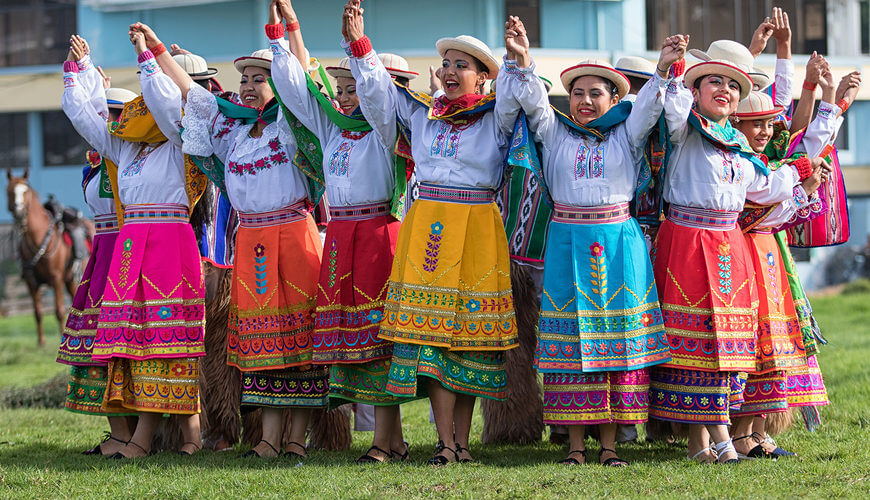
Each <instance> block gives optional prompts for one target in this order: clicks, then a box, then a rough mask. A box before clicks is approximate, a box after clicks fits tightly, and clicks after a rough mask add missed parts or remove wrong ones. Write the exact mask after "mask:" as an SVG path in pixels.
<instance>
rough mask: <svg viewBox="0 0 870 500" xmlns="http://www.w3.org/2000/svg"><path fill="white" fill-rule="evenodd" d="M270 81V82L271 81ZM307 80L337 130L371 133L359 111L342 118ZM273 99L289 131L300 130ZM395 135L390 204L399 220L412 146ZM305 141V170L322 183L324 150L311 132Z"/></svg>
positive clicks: (288, 113)
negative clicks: (287, 124) (289, 125)
mask: <svg viewBox="0 0 870 500" xmlns="http://www.w3.org/2000/svg"><path fill="white" fill-rule="evenodd" d="M269 81H270V83H271V80H269ZM306 81H307V85H308V92H309V93H310V94H311V95H312V96H314V98H315V99H316V100H317V103H318V104H319V105H320V108H321V109H322V110H323V112H324V114H326V117H327V118H329V121H331V122H332V123H333V124H334V125H335V126H336V127H338V128H340V129H341V130H344V131H347V132H369V131H371V130H372V126H371V125H369V122H368V121H366V119H365V117H364V116H363V115H362V113H361V112H359V108H357V109H356V110H355V111H354V113H352V114H351V115H345V114H344V113H342V112H340V111H339V110H337V109H335V107H334V106H333V105H332V102H331V101H330V100H329V98H327V97H326V96H325V95H323V94H322V93H321V92H320V89H318V88H317V84H316V83H314V80H312V79H311V77H310V76H307V75H306ZM273 89H274V86H273ZM275 98H276V99H277V100H278V103H279V105H280V108H281V111H282V112H283V113H284V118H286V119H287V123H290V124H291V128H294V127H295V126H300V127H301V123H300V122H299V120H298V119H297V118H296V116H294V115H293V113H292V112H291V111H290V109H289V108H287V106H286V105H285V104H284V103H283V101H281V98H280V96H279V95H278V92H277V91H276V92H275ZM294 124H296V125H294ZM396 135H397V140H396V144H395V146H394V148H393V149H394V156H393V158H394V165H393V168H394V174H395V175H394V177H395V179H396V184H395V187H394V188H393V199H392V200H391V202H390V213H391V214H392V215H393V217H395V218H396V219H401V218H402V214H404V213H405V208H404V203H405V192H406V190H407V185H408V178H409V177H410V176H411V172H413V170H414V162H413V159H412V158H411V157H410V154H409V153H410V149H411V147H410V143H409V142H408V140H407V136H406V135H405V134H403V133H401V131H399V133H397V134H396ZM304 140H305V141H306V148H307V149H308V153H307V154H306V158H305V159H306V160H307V164H306V167H307V168H308V169H310V171H311V173H312V175H313V176H315V177H316V178H317V179H320V180H321V181H322V180H323V179H324V175H323V149H322V146H321V144H320V140H319V139H317V137H316V136H314V134H313V133H312V134H311V135H310V137H309V136H306V137H305V138H304ZM297 142H299V137H298V136H297ZM300 149H301V147H300ZM400 152H401V153H400ZM297 156H298V155H297Z"/></svg>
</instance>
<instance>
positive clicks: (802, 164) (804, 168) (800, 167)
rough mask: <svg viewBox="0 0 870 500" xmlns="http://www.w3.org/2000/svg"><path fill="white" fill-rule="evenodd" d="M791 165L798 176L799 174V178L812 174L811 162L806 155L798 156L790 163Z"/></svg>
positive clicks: (802, 178)
mask: <svg viewBox="0 0 870 500" xmlns="http://www.w3.org/2000/svg"><path fill="white" fill-rule="evenodd" d="M791 166H792V167H794V169H795V170H797V173H798V176H800V178H801V180H804V179H806V178H807V177H809V176H811V175H813V164H812V162H810V159H809V158H807V157H806V156H802V157H800V158H798V159H797V160H795V161H794V163H792V164H791Z"/></svg>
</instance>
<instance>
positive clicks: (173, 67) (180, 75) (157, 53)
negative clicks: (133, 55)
mask: <svg viewBox="0 0 870 500" xmlns="http://www.w3.org/2000/svg"><path fill="white" fill-rule="evenodd" d="M136 32H138V33H141V34H142V35H143V36H144V38H145V45H146V47H147V48H148V50H150V51H151V53H152V54H153V55H154V60H155V61H156V62H157V64H158V65H159V66H160V69H161V70H163V73H165V74H166V76H168V77H169V78H170V79H171V80H172V82H173V83H175V85H176V86H177V87H178V89H179V90H180V91H181V98H182V99H185V100H186V99H187V93H188V92H190V87H191V85H194V81H193V79H192V78H191V77H190V75H188V74H187V72H185V71H184V70H183V69H182V68H181V66H179V65H178V63H177V62H175V59H173V58H172V55H170V53H169V52H168V51H167V50H166V46H165V45H163V43H162V42H161V41H160V39H159V38H157V34H156V33H154V30H152V29H151V28H150V27H149V26H148V25H147V24H143V23H136V24H131V25H130V33H131V34H132V33H136Z"/></svg>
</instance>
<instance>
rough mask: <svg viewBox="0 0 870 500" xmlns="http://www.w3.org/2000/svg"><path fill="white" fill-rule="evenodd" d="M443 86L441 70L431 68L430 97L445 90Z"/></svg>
mask: <svg viewBox="0 0 870 500" xmlns="http://www.w3.org/2000/svg"><path fill="white" fill-rule="evenodd" d="M443 89H444V87H443V86H442V85H441V68H438V69H435V67H434V66H429V95H435V92H437V91H439V90H443Z"/></svg>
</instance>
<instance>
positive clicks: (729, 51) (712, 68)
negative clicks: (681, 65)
mask: <svg viewBox="0 0 870 500" xmlns="http://www.w3.org/2000/svg"><path fill="white" fill-rule="evenodd" d="M689 54H691V55H693V56H695V57H696V58H698V59H700V60H701V61H703V62H700V63H698V64H695V65H694V66H692V67H691V68H689V69H688V70H687V71H686V74H685V76H684V77H683V81H684V82H685V85H686V87H688V88H692V87H694V85H695V80H697V79H698V78H700V77H702V76H706V75H723V76H727V77H728V78H731V79H732V80H735V81H736V82H737V83H739V84H740V99H746V97H747V96H748V95H749V93H750V92H751V91H752V79H751V78H749V71H751V70H752V64H753V62H754V58H753V57H752V53H750V52H749V49H747V48H746V47H744V46H743V45H741V44H739V43H737V42H735V41H732V40H716V41H715V42H713V43H711V44H710V48H708V49H707V52H704V51H702V50H698V49H691V50H689Z"/></svg>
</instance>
